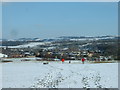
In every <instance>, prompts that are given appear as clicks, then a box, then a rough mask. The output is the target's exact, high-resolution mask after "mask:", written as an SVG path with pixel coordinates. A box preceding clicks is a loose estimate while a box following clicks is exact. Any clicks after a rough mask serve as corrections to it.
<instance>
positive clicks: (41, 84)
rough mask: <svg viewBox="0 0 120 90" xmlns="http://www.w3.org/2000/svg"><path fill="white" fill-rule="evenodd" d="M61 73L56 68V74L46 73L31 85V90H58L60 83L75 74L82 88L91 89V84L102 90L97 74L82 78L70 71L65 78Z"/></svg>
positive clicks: (81, 75) (79, 74) (99, 77)
mask: <svg viewBox="0 0 120 90" xmlns="http://www.w3.org/2000/svg"><path fill="white" fill-rule="evenodd" d="M52 68H54V67H52ZM61 72H62V69H60V68H58V71H57V72H53V71H51V73H47V74H46V76H44V77H43V78H41V79H37V82H36V83H35V84H33V85H32V86H31V88H58V87H59V84H60V83H62V82H63V81H65V80H66V79H70V77H72V76H74V75H75V74H76V75H78V78H79V79H77V80H80V81H81V82H82V84H83V86H82V87H83V88H91V82H92V83H93V85H94V86H95V87H96V88H102V85H101V84H100V81H101V76H100V74H99V73H90V74H91V75H85V76H83V74H82V73H78V72H74V71H71V75H69V76H67V77H65V76H63V75H62V73H61ZM77 80H76V83H77ZM68 84H69V83H68ZM80 87H81V86H80Z"/></svg>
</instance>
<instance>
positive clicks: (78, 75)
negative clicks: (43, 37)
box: [3, 61, 118, 88]
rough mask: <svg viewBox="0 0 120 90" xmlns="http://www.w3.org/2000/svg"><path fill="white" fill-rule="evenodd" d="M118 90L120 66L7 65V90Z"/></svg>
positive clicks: (103, 64)
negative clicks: (66, 89)
mask: <svg viewBox="0 0 120 90" xmlns="http://www.w3.org/2000/svg"><path fill="white" fill-rule="evenodd" d="M10 87H11V88H118V64H117V63H101V64H89V63H85V64H82V63H81V62H80V61H73V62H72V63H71V64H69V63H68V62H67V61H66V62H65V63H63V64H62V63H61V62H60V61H56V62H49V64H46V65H44V64H43V62H36V61H28V62H21V63H20V62H19V63H18V62H14V63H13V62H12V63H3V88H10Z"/></svg>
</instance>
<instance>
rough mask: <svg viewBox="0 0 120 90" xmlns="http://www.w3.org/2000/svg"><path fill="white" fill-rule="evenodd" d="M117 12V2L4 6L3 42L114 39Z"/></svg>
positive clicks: (33, 3) (116, 31)
mask: <svg viewBox="0 0 120 90" xmlns="http://www.w3.org/2000/svg"><path fill="white" fill-rule="evenodd" d="M117 10H118V6H117V2H106V3H105V2H101V3H97V2H96V3H95V2H86V3H83V2H61V3H59V2H56V3H55V2H45V3H44V2H23V3H22V2H19V3H12V2H11V3H8V2H7V3H3V6H2V26H3V28H2V31H3V38H7V39H15V38H23V37H25V38H34V37H39V38H52V37H59V36H99V35H100V36H101V35H117V33H118V16H117V15H118V11H117Z"/></svg>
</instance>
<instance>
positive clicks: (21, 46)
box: [0, 42, 51, 48]
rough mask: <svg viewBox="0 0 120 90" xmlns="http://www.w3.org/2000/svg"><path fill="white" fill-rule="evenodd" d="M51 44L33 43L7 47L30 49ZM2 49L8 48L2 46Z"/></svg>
mask: <svg viewBox="0 0 120 90" xmlns="http://www.w3.org/2000/svg"><path fill="white" fill-rule="evenodd" d="M50 43H51V42H31V43H28V44H23V45H18V46H7V47H9V48H28V47H35V46H38V45H45V44H50ZM0 47H6V46H0Z"/></svg>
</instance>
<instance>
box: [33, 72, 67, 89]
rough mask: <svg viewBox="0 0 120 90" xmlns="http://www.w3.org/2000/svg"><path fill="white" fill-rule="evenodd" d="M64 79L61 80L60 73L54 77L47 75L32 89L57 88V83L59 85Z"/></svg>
mask: <svg viewBox="0 0 120 90" xmlns="http://www.w3.org/2000/svg"><path fill="white" fill-rule="evenodd" d="M54 76H55V77H54ZM64 79H65V78H63V75H62V74H61V73H60V72H59V73H56V75H52V74H51V73H48V74H47V76H45V77H44V78H42V79H38V80H37V83H36V84H34V85H33V86H32V88H57V87H58V86H59V83H61V82H62V81H63V80H64Z"/></svg>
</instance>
